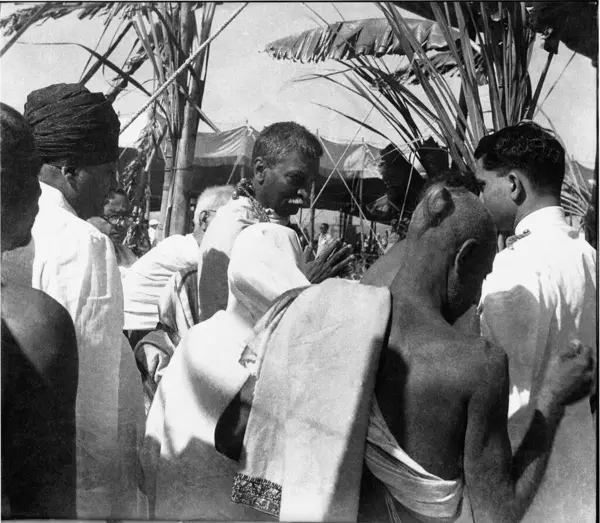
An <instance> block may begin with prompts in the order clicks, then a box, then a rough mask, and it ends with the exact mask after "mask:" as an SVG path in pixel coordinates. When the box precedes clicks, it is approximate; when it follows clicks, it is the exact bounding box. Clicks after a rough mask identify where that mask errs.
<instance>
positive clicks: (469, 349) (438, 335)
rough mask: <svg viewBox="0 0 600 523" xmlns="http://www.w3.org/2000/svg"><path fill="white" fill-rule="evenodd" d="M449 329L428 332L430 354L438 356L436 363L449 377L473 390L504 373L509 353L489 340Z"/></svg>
mask: <svg viewBox="0 0 600 523" xmlns="http://www.w3.org/2000/svg"><path fill="white" fill-rule="evenodd" d="M448 327H449V328H448V329H447V330H446V329H444V330H439V329H438V330H437V331H436V330H435V329H433V328H432V329H431V330H430V334H428V337H429V340H430V348H429V350H427V352H430V351H431V352H433V354H430V356H431V357H434V356H435V355H437V357H438V358H439V360H438V361H437V364H438V365H437V366H438V367H439V368H440V369H442V371H443V372H444V374H445V375H446V376H447V377H448V379H452V378H455V380H457V381H458V382H460V383H462V384H463V385H464V387H465V389H464V390H470V391H471V392H474V391H475V390H476V389H478V388H479V387H480V386H481V385H482V384H485V383H486V382H488V381H489V380H493V379H496V378H501V377H503V376H504V373H505V368H506V365H507V362H508V358H507V355H506V352H504V350H503V349H501V348H499V347H497V346H496V345H494V344H493V343H491V342H490V341H488V340H487V339H485V338H483V337H481V336H476V335H470V334H465V333H463V332H460V331H458V330H456V329H455V328H453V327H451V326H448Z"/></svg>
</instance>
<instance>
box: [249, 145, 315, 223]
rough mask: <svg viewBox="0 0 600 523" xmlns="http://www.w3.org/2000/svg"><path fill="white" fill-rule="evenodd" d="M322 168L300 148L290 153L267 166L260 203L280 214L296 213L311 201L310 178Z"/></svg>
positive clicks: (285, 215)
mask: <svg viewBox="0 0 600 523" xmlns="http://www.w3.org/2000/svg"><path fill="white" fill-rule="evenodd" d="M318 170H319V160H310V159H309V158H307V157H306V156H305V155H304V154H302V153H300V152H298V151H292V152H290V153H289V154H288V155H287V156H286V157H285V158H284V159H282V160H280V161H279V162H278V163H276V164H275V165H272V166H270V167H264V179H263V182H262V187H261V191H260V194H261V199H262V200H263V201H261V202H260V203H261V204H262V205H264V206H265V207H268V208H270V209H273V210H274V211H275V212H276V213H277V215H279V216H281V217H287V216H291V215H293V214H296V213H297V212H298V210H299V209H300V207H301V206H302V205H303V204H304V203H306V202H307V201H308V197H309V191H310V181H311V178H312V177H313V176H315V175H316V174H317V172H318Z"/></svg>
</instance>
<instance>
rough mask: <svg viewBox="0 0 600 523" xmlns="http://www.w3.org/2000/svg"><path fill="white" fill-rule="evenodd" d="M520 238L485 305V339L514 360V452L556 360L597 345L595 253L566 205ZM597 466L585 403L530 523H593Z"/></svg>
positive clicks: (572, 412)
mask: <svg viewBox="0 0 600 523" xmlns="http://www.w3.org/2000/svg"><path fill="white" fill-rule="evenodd" d="M527 231H529V233H527ZM515 233H516V235H521V234H524V233H526V234H527V235H526V236H524V237H523V238H521V239H519V240H518V241H516V242H515V243H514V244H513V245H512V246H511V247H508V248H506V249H505V250H503V251H502V252H501V253H499V254H498V255H497V256H496V259H495V260H494V267H493V270H492V272H491V274H490V275H489V276H488V277H487V278H486V280H485V282H484V285H483V291H482V299H481V302H480V313H481V317H480V319H481V333H482V335H483V336H486V337H488V338H489V339H490V340H492V341H493V342H494V343H495V344H497V345H499V346H500V347H502V348H503V349H504V350H505V351H506V352H507V354H508V357H509V370H510V389H511V390H510V404H509V417H510V422H509V435H510V437H511V442H512V444H513V447H515V446H517V445H518V444H519V443H520V441H521V440H522V438H523V435H524V432H525V430H526V429H527V426H528V423H529V420H530V412H529V409H528V408H527V406H528V405H529V403H530V400H531V399H532V398H533V397H535V395H536V393H537V391H538V390H539V387H540V384H541V380H542V377H543V373H544V370H545V368H546V366H547V364H548V361H549V359H550V357H551V355H553V354H555V353H556V351H558V350H559V349H560V348H561V347H564V346H566V345H567V344H568V343H569V341H570V340H571V339H574V338H577V339H579V340H581V342H582V343H584V344H586V345H589V346H592V347H596V346H597V345H596V343H597V341H596V326H597V310H596V251H595V250H594V249H593V248H592V247H591V246H590V245H589V244H588V243H587V242H586V241H585V239H584V238H583V234H580V233H578V232H577V231H576V230H575V229H573V228H572V227H570V226H569V225H568V224H567V223H566V221H565V218H564V212H563V210H562V208H560V207H546V208H544V209H541V210H539V211H536V212H534V213H532V214H530V215H529V216H526V217H525V218H524V219H523V220H522V221H521V222H519V224H518V225H517V228H516V231H515ZM595 463H596V445H595V435H594V429H593V424H592V418H591V414H590V407H589V403H588V402H587V400H586V401H584V402H581V403H579V404H578V405H576V406H574V407H571V408H569V409H568V410H567V415H566V417H565V419H564V420H563V421H562V423H561V426H560V428H559V432H558V434H557V437H556V441H555V446H554V450H553V453H552V456H551V458H550V464H549V467H548V471H547V473H546V477H545V480H544V483H543V484H542V487H541V488H540V491H539V493H538V495H537V497H536V499H535V501H534V503H533V505H532V507H531V509H530V510H529V512H528V514H527V516H526V518H525V520H524V521H531V522H533V521H547V522H563V521H564V522H567V521H578V522H587V521H590V522H591V521H595V519H596V517H595V492H596V485H595V484H596V481H595V468H594V467H595Z"/></svg>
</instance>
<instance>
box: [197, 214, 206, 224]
mask: <svg viewBox="0 0 600 523" xmlns="http://www.w3.org/2000/svg"><path fill="white" fill-rule="evenodd" d="M207 221H208V211H200V214H199V215H198V222H199V223H200V225H205V224H206V222H207Z"/></svg>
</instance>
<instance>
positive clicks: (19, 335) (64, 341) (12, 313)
mask: <svg viewBox="0 0 600 523" xmlns="http://www.w3.org/2000/svg"><path fill="white" fill-rule="evenodd" d="M2 318H3V319H4V321H5V322H6V324H7V326H8V328H9V329H10V331H11V333H12V334H13V336H14V337H15V339H16V341H17V342H18V343H19V345H20V346H21V347H23V349H24V350H26V349H27V348H31V349H32V350H37V349H38V348H43V350H44V351H46V352H47V353H48V354H47V355H48V356H50V357H51V353H52V352H57V353H58V352H60V353H62V355H64V354H65V352H73V349H74V350H75V354H76V352H77V351H76V342H75V329H74V327H73V321H72V320H71V316H70V315H69V313H68V312H67V310H66V309H65V308H64V307H63V306H62V305H60V303H58V302H57V301H56V300H55V299H54V298H51V297H50V296H48V295H47V294H46V293H44V292H42V291H39V290H37V289H32V288H29V287H22V286H18V285H9V286H6V287H3V288H2Z"/></svg>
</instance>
